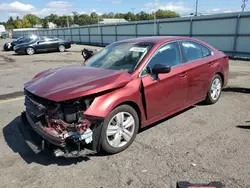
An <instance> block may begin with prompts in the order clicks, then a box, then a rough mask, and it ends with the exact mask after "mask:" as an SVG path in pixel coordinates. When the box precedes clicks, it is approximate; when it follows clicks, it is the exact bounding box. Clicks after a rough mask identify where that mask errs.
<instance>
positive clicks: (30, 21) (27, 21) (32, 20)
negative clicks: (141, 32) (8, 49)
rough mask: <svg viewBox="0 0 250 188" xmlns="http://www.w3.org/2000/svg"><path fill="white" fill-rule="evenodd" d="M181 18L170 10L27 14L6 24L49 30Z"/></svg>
mask: <svg viewBox="0 0 250 188" xmlns="http://www.w3.org/2000/svg"><path fill="white" fill-rule="evenodd" d="M174 17H180V15H179V14H177V13H176V12H173V11H169V10H157V11H156V13H155V14H154V13H147V12H144V11H141V12H139V13H137V14H134V13H132V12H128V13H113V12H109V13H104V14H102V15H98V14H97V13H96V12H92V13H91V14H90V15H88V14H79V13H77V12H73V16H65V15H64V16H58V15H56V14H50V15H48V16H46V17H45V18H39V17H37V16H36V15H33V14H27V15H25V16H24V17H23V19H20V18H19V17H18V16H17V17H16V19H15V20H14V19H13V17H10V18H9V19H8V21H7V22H6V23H4V25H5V27H6V28H7V29H13V28H29V27H33V26H34V25H36V24H39V23H41V24H42V26H43V28H48V22H52V23H54V24H56V25H57V27H67V26H68V25H69V26H71V25H72V24H77V25H91V24H97V23H98V20H102V19H103V18H119V19H122V18H124V19H125V20H127V21H139V20H153V19H154V18H156V19H163V18H174Z"/></svg>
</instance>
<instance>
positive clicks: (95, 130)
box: [20, 91, 103, 157]
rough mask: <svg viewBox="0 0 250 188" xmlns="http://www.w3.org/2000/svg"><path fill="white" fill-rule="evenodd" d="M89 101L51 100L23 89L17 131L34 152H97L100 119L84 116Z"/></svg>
mask: <svg viewBox="0 0 250 188" xmlns="http://www.w3.org/2000/svg"><path fill="white" fill-rule="evenodd" d="M92 101H93V100H92V99H89V98H78V99H73V100H69V101H63V102H54V101H50V100H47V99H44V98H41V97H38V96H36V95H34V94H32V93H30V92H28V91H25V106H26V112H24V113H23V114H22V119H23V123H22V124H21V125H20V132H21V134H22V135H23V137H24V139H25V141H26V143H27V144H28V145H29V146H30V148H31V149H32V150H33V151H34V152H35V153H39V152H41V151H52V152H53V154H54V155H55V156H56V157H79V156H86V155H88V154H91V153H94V152H98V151H99V150H100V144H99V140H100V134H101V128H102V126H101V125H102V122H103V119H102V118H98V117H92V116H85V115H84V112H85V111H86V109H87V108H88V107H89V106H90V104H91V102H92Z"/></svg>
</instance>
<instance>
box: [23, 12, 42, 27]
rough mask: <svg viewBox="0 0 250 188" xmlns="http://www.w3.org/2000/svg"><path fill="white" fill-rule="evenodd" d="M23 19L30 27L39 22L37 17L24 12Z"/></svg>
mask: <svg viewBox="0 0 250 188" xmlns="http://www.w3.org/2000/svg"><path fill="white" fill-rule="evenodd" d="M24 19H27V20H28V21H29V22H30V24H31V25H32V27H33V26H34V25H36V24H38V23H39V22H40V20H39V18H38V17H37V16H36V15H33V14H26V15H25V16H24Z"/></svg>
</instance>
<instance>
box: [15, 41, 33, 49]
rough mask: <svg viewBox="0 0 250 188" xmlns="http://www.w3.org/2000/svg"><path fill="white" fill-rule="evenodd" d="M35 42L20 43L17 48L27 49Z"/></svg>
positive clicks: (16, 45)
mask: <svg viewBox="0 0 250 188" xmlns="http://www.w3.org/2000/svg"><path fill="white" fill-rule="evenodd" d="M33 43H34V42H25V43H22V42H21V43H18V44H15V47H16V48H22V47H26V46H28V45H31V44H33Z"/></svg>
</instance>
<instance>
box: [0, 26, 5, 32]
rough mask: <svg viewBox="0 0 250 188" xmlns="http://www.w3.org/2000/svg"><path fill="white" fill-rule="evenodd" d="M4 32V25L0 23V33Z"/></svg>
mask: <svg viewBox="0 0 250 188" xmlns="http://www.w3.org/2000/svg"><path fill="white" fill-rule="evenodd" d="M4 32H6V30H5V27H4V25H0V34H1V33H4Z"/></svg>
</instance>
